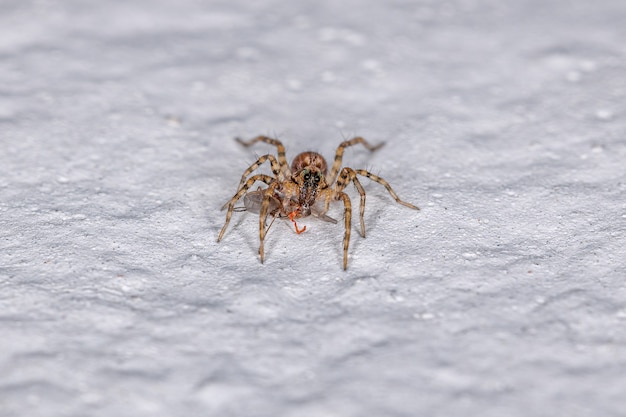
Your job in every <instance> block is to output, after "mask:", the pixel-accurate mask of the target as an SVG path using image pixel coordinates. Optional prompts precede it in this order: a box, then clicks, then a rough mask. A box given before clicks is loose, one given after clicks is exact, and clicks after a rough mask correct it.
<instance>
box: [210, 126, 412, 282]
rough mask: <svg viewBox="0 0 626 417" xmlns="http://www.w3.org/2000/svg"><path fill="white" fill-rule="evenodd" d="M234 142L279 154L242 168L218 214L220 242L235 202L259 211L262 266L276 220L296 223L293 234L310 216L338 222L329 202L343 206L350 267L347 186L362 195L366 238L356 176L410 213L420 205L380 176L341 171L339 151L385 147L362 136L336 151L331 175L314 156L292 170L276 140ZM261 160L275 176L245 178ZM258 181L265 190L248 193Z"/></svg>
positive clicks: (298, 158)
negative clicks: (379, 188)
mask: <svg viewBox="0 0 626 417" xmlns="http://www.w3.org/2000/svg"><path fill="white" fill-rule="evenodd" d="M235 140H236V141H237V142H239V143H240V144H241V145H243V146H245V147H249V146H252V145H254V144H255V143H257V142H264V143H267V144H269V145H273V146H275V147H276V149H277V152H278V158H276V157H275V156H274V155H272V154H267V155H263V156H261V157H260V158H259V159H258V160H257V161H256V162H255V163H253V164H252V165H250V166H249V167H248V169H246V170H245V172H244V173H243V175H242V176H241V181H239V186H238V187H237V193H236V194H235V195H234V196H233V197H232V198H231V199H230V200H229V201H228V202H227V203H226V204H224V206H223V207H222V210H224V209H226V208H228V212H227V213H226V222H225V223H224V226H223V227H222V230H221V231H220V234H219V236H218V237H217V241H218V242H219V241H220V240H222V237H224V233H225V232H226V228H227V227H228V223H229V222H230V219H231V217H232V214H233V211H238V208H235V204H236V203H237V201H239V199H241V198H242V197H244V205H245V207H244V208H243V210H250V211H253V212H259V237H260V240H261V243H260V246H259V256H260V258H261V262H263V261H264V259H265V250H264V240H265V236H266V235H267V232H268V231H269V228H270V227H271V226H272V224H273V222H274V219H275V218H277V217H279V218H289V220H291V221H292V222H293V224H294V228H295V230H296V233H298V234H300V233H302V232H304V231H305V230H306V226H304V227H303V228H301V229H300V228H299V227H298V224H297V223H296V219H300V218H303V217H307V216H309V215H313V216H315V217H318V218H320V219H322V220H324V221H328V222H332V223H337V220H335V219H333V218H331V217H329V216H327V215H326V212H327V211H328V209H329V206H330V203H331V201H339V200H341V201H342V202H343V205H344V225H345V233H344V236H343V269H344V270H345V269H346V268H347V267H348V247H349V245H350V228H351V220H352V204H351V202H350V197H348V195H347V194H346V193H345V192H344V189H345V188H346V186H347V185H348V184H349V183H350V182H352V183H354V186H355V187H356V189H357V191H358V192H359V195H360V197H361V202H360V206H359V214H360V220H361V236H363V237H365V221H364V220H363V214H364V212H365V190H364V189H363V186H362V185H361V182H360V181H359V179H358V178H357V175H361V176H364V177H367V178H369V179H370V180H372V181H375V182H377V183H379V184H381V185H383V186H384V187H385V188H386V189H387V191H388V192H389V194H391V196H392V197H393V198H394V199H395V200H396V202H398V203H399V204H402V205H403V206H406V207H409V208H411V209H414V210H419V207H417V206H414V205H413V204H410V203H407V202H406V201H402V200H400V198H399V197H398V195H397V194H396V193H395V192H394V191H393V189H392V188H391V186H390V185H389V183H388V182H387V181H385V180H384V179H382V178H381V177H379V176H376V175H374V174H372V173H370V172H368V171H366V170H364V169H352V168H348V167H344V168H342V169H341V171H339V168H341V161H342V158H343V152H344V150H345V148H347V147H348V146H353V145H356V144H361V145H363V146H364V147H365V148H367V149H368V150H370V151H372V152H373V151H375V150H377V149H379V148H380V147H381V146H383V145H384V142H383V143H380V144H378V145H371V144H369V143H368V142H367V141H366V140H365V139H363V138H362V137H355V138H352V139H350V140H346V141H344V142H342V143H341V144H340V145H339V147H338V148H337V151H336V153H335V160H334V162H333V165H332V167H331V169H330V173H328V169H327V168H328V165H327V164H326V160H325V159H324V158H323V157H322V155H320V154H319V153H317V152H310V151H309V152H302V153H301V154H299V155H297V156H296V157H295V158H294V160H293V162H292V163H291V167H290V166H289V164H288V163H287V158H286V157H285V147H284V146H283V144H282V143H281V142H280V141H279V140H277V139H272V138H270V137H267V136H257V137H255V138H253V139H251V140H249V141H244V140H242V139H240V138H235ZM265 161H269V162H270V165H271V170H272V173H273V176H271V175H265V174H256V175H252V176H251V177H249V178H248V176H249V175H250V174H252V172H254V171H255V170H256V169H257V168H259V167H260V166H261V165H262V164H263V163H265ZM257 181H260V182H263V183H265V184H267V187H266V188H264V189H262V188H260V187H259V189H258V190H256V191H250V192H248V191H249V190H250V188H252V186H253V185H254V184H255V183H256V182H257ZM268 216H272V222H271V223H270V224H269V226H267V228H266V219H267V217H268Z"/></svg>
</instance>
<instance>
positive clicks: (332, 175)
mask: <svg viewBox="0 0 626 417" xmlns="http://www.w3.org/2000/svg"><path fill="white" fill-rule="evenodd" d="M358 143H360V144H362V145H363V146H365V148H367V149H368V150H370V151H372V152H373V151H375V150H377V149H378V148H380V147H381V146H383V145H384V144H385V142H381V143H379V144H378V145H371V144H370V143H369V142H367V141H366V140H365V139H363V138H362V137H360V136H357V137H355V138H352V139H350V140H346V141H343V142H341V143H340V144H339V146H338V147H337V152H335V161H334V162H333V166H332V168H331V169H330V174H328V176H327V177H326V183H327V184H332V183H334V182H335V179H336V178H337V173H338V172H339V168H340V167H341V160H342V159H343V151H344V149H345V148H347V147H348V146H352V145H356V144H358Z"/></svg>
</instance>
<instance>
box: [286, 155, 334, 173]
mask: <svg viewBox="0 0 626 417" xmlns="http://www.w3.org/2000/svg"><path fill="white" fill-rule="evenodd" d="M304 168H309V169H310V168H317V169H318V170H319V171H320V172H321V173H322V174H323V175H326V172H327V171H328V166H327V165H326V160H325V159H324V157H323V156H322V155H320V154H318V153H317V152H310V151H309V152H302V153H301V154H299V155H298V156H296V157H295V158H294V159H293V162H292V163H291V172H293V173H294V174H297V173H299V172H300V171H302V170H303V169H304Z"/></svg>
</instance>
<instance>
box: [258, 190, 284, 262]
mask: <svg viewBox="0 0 626 417" xmlns="http://www.w3.org/2000/svg"><path fill="white" fill-rule="evenodd" d="M278 184H279V183H278V182H276V181H274V182H273V183H271V184H270V186H269V187H267V188H266V189H265V192H264V193H263V202H262V203H261V212H260V214H259V240H260V245H259V256H260V257H261V263H263V261H264V260H265V247H264V241H265V235H266V234H267V231H268V230H269V227H268V228H267V229H266V228H265V219H266V218H267V214H268V212H269V208H270V200H271V198H272V196H273V195H274V190H275V189H276V187H277V186H278ZM270 226H271V225H270Z"/></svg>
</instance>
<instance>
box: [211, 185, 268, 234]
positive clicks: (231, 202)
mask: <svg viewBox="0 0 626 417" xmlns="http://www.w3.org/2000/svg"><path fill="white" fill-rule="evenodd" d="M257 181H262V182H264V183H266V184H272V181H274V178H273V177H270V176H269V175H263V174H259V175H254V176H252V177H250V178H249V179H248V181H246V182H245V184H244V185H243V186H242V187H241V188H239V190H238V191H237V194H235V195H234V196H233V198H231V199H230V200H229V201H228V203H226V204H224V206H223V207H222V210H224V209H225V208H226V207H228V212H227V213H226V222H225V223H224V226H222V230H221V231H220V234H219V236H218V237H217V241H218V242H219V241H220V240H222V237H224V233H225V232H226V228H227V227H228V223H230V218H231V217H232V215H233V209H234V208H235V204H236V203H237V201H238V200H239V199H240V198H241V197H243V195H244V194H245V193H246V191H248V190H249V189H250V187H252V186H253V185H254V183H255V182H257ZM274 184H275V183H274Z"/></svg>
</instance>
